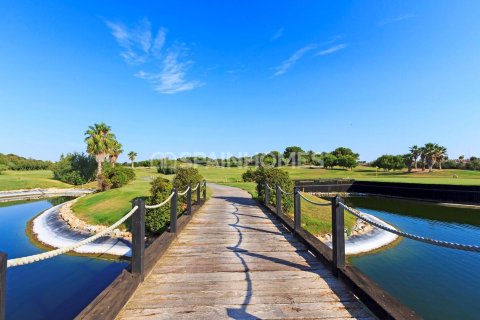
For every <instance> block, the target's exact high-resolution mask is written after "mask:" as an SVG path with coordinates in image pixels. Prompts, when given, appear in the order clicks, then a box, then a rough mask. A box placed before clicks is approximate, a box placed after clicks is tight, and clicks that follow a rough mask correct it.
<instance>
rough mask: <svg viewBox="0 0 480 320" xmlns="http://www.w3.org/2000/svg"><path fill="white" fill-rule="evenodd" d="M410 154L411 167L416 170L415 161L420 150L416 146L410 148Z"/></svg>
mask: <svg viewBox="0 0 480 320" xmlns="http://www.w3.org/2000/svg"><path fill="white" fill-rule="evenodd" d="M410 154H411V155H412V159H413V165H414V167H415V170H416V169H417V159H418V157H419V156H420V154H421V151H420V148H419V147H418V146H417V145H414V146H412V147H410Z"/></svg>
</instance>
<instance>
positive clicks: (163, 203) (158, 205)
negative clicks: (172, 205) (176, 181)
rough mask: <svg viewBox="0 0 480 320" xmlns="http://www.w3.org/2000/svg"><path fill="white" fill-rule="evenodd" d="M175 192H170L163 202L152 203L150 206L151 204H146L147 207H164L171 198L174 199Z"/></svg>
mask: <svg viewBox="0 0 480 320" xmlns="http://www.w3.org/2000/svg"><path fill="white" fill-rule="evenodd" d="M174 194H175V193H174V192H172V193H171V194H170V196H169V197H168V198H167V199H166V200H165V201H163V202H162V203H159V204H155V205H150V206H149V205H145V209H157V208H160V207H163V206H164V205H166V204H167V203H168V201H170V199H172V197H173V195H174Z"/></svg>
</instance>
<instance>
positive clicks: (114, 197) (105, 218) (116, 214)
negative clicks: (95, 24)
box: [72, 168, 158, 225]
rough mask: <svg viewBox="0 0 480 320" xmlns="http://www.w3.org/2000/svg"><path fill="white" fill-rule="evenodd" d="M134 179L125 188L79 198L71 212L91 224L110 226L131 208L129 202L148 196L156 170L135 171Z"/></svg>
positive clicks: (141, 169)
mask: <svg viewBox="0 0 480 320" xmlns="http://www.w3.org/2000/svg"><path fill="white" fill-rule="evenodd" d="M135 174H136V178H135V180H133V181H131V182H130V183H129V184H127V185H126V186H123V187H121V188H118V189H112V190H108V191H105V192H99V193H95V194H90V195H87V196H85V197H82V198H80V199H79V200H78V201H77V202H76V203H75V204H74V205H73V206H72V210H73V212H74V213H75V215H76V216H78V217H79V218H80V219H82V220H84V221H86V222H88V223H91V224H103V225H111V224H113V223H115V222H116V221H118V220H119V219H120V218H121V217H123V216H124V215H125V213H127V212H128V211H130V209H131V208H132V203H131V201H132V200H133V199H135V198H137V197H147V196H149V194H150V181H151V177H152V176H156V175H158V174H156V170H154V169H148V168H138V169H135Z"/></svg>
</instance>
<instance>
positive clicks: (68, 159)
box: [52, 152, 97, 185]
mask: <svg viewBox="0 0 480 320" xmlns="http://www.w3.org/2000/svg"><path fill="white" fill-rule="evenodd" d="M96 169H97V163H96V161H95V158H94V157H92V156H89V155H86V154H84V153H77V152H75V153H68V154H67V155H66V156H64V155H62V156H61V157H60V161H58V162H57V163H55V164H53V165H52V171H53V177H54V178H55V179H57V180H60V181H63V182H66V183H69V184H73V185H80V184H85V183H88V182H91V181H93V180H95V172H96Z"/></svg>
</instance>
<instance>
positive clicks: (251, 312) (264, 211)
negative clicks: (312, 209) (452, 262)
mask: <svg viewBox="0 0 480 320" xmlns="http://www.w3.org/2000/svg"><path fill="white" fill-rule="evenodd" d="M209 186H210V189H211V190H212V191H213V196H212V198H211V199H210V200H209V201H206V183H202V184H200V183H199V184H197V186H196V187H195V188H192V187H191V186H189V187H188V188H187V189H186V190H185V191H183V192H181V193H179V192H178V191H177V190H175V189H174V190H173V192H172V194H171V195H170V196H169V197H168V199H166V200H165V201H164V202H162V203H160V204H157V205H145V202H144V200H142V199H137V200H135V202H134V204H133V208H132V210H131V211H130V212H129V213H127V214H126V215H125V216H124V217H122V218H121V219H120V220H119V221H117V222H116V223H115V224H114V225H112V226H110V227H109V228H107V229H106V230H105V231H102V232H105V233H106V232H109V231H110V230H113V228H116V227H117V226H118V225H119V224H121V223H123V222H124V221H126V219H129V218H130V217H131V219H132V223H131V230H132V258H131V265H130V267H129V268H128V269H125V270H123V271H122V273H121V274H120V275H119V276H118V277H117V278H116V279H115V280H114V281H113V282H112V283H111V284H110V285H109V286H108V287H107V288H106V289H105V290H104V291H103V292H101V293H100V294H99V295H98V296H97V297H96V298H95V299H94V300H93V301H92V302H91V303H90V304H89V305H88V306H87V307H86V308H85V309H84V310H83V311H82V312H81V313H80V314H79V315H78V316H77V317H76V319H137V318H141V319H172V318H174V319H222V318H225V319H327V318H334V319H374V318H380V319H418V316H417V315H416V314H415V313H414V312H413V311H411V310H410V309H408V308H407V307H405V306H404V305H403V304H402V303H401V302H399V301H398V300H397V299H395V298H394V297H393V296H391V295H390V294H388V293H387V292H385V291H384V290H383V289H382V288H380V287H379V286H378V285H377V284H375V283H374V282H373V281H372V280H370V279H369V278H368V277H367V276H366V275H364V274H363V273H362V272H360V271H359V270H357V269H356V268H355V267H353V266H349V265H347V264H346V263H345V239H344V238H345V236H344V224H343V215H344V212H343V210H344V208H347V209H348V207H346V206H345V205H344V204H343V203H342V202H341V198H339V197H335V198H333V199H332V203H331V206H332V223H333V228H332V236H333V249H330V248H329V247H327V246H326V245H325V244H324V243H323V242H321V241H320V240H319V239H317V238H316V237H314V236H313V235H311V234H310V233H308V231H306V230H304V229H303V228H302V227H301V209H300V208H301V206H300V203H301V193H300V192H299V190H298V188H296V189H295V190H294V192H293V193H288V192H285V191H283V190H282V189H281V188H280V187H279V186H277V188H276V201H275V203H276V208H275V207H273V206H271V205H270V204H269V198H270V191H269V190H271V189H270V187H269V186H268V184H265V190H266V194H265V205H261V204H259V203H258V202H257V201H254V200H253V199H252V198H251V196H250V195H249V194H248V193H247V192H245V191H242V190H240V189H238V188H233V187H227V186H220V185H215V184H211V185H209ZM194 191H196V201H195V202H194V201H193V199H192V195H193V192H194ZM201 192H202V193H203V197H202V196H201ZM282 193H283V195H282ZM179 195H182V196H185V197H186V204H187V206H186V211H185V212H184V214H182V215H180V216H179V217H178V196H179ZM287 195H288V196H292V195H293V196H294V204H295V205H294V207H295V210H294V211H295V213H294V219H293V220H292V219H291V218H290V217H288V216H287V215H285V214H283V213H282V205H281V203H282V197H283V196H287ZM304 199H306V198H304ZM306 200H307V201H309V200H308V199H306ZM168 202H170V227H169V230H168V231H166V232H164V233H163V234H161V235H160V236H159V237H157V238H156V239H155V240H153V242H151V243H149V245H148V246H145V210H146V209H153V208H159V207H161V206H163V205H166V204H167V203H168ZM312 203H314V202H312ZM314 204H315V203H314ZM316 204H317V205H325V203H316ZM327 205H330V204H327ZM351 212H353V213H355V211H351ZM102 235H103V234H101V233H100V234H96V235H94V236H91V237H89V238H87V239H84V240H82V241H80V242H79V243H76V244H74V245H71V246H69V247H66V248H59V249H56V250H52V251H48V252H44V253H40V254H37V255H33V256H27V257H22V258H16V259H11V260H8V261H7V256H6V255H5V254H3V253H0V320H3V319H4V316H5V292H6V290H5V288H6V282H5V275H6V272H7V268H10V267H15V266H18V265H23V264H29V263H35V262H37V261H41V260H44V259H50V258H53V257H55V256H58V255H60V254H64V253H66V252H68V251H71V250H74V249H75V248H77V247H79V246H81V245H84V244H86V243H89V242H91V241H94V240H95V239H97V238H98V237H100V236H102ZM406 236H409V235H406ZM423 240H424V241H426V240H425V239H423ZM467 249H472V248H467ZM479 251H480V248H479Z"/></svg>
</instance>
